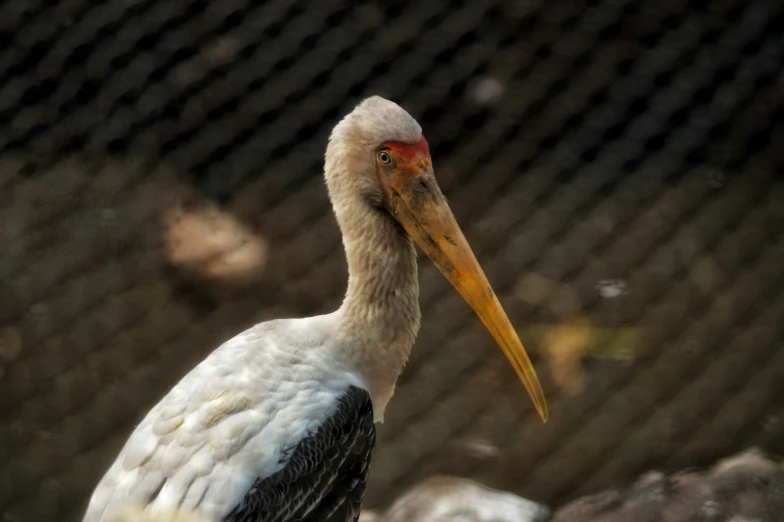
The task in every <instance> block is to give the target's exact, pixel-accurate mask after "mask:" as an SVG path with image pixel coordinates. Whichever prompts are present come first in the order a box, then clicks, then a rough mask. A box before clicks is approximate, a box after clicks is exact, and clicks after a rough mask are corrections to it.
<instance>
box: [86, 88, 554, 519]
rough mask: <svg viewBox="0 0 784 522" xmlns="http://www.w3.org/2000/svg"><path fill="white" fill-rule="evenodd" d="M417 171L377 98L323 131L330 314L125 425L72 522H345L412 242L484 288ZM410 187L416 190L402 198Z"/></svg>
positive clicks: (396, 121)
mask: <svg viewBox="0 0 784 522" xmlns="http://www.w3.org/2000/svg"><path fill="white" fill-rule="evenodd" d="M379 147H381V148H380V149H379ZM388 158H391V159H394V160H395V162H396V163H395V164H394V168H393V167H392V166H390V165H391V164H387V163H386V159H388ZM429 162H430V158H429V153H428V151H427V143H426V142H425V141H424V138H423V137H422V136H421V128H420V127H419V125H418V124H417V122H416V121H415V120H414V119H413V118H412V117H411V116H410V115H408V113H407V112H405V111H404V110H403V109H401V108H400V107H399V106H397V105H396V104H394V103H392V102H389V101H387V100H384V99H382V98H379V97H372V98H369V99H367V100H365V102H363V103H362V104H360V105H359V106H358V107H357V109H355V110H354V112H352V113H351V114H349V115H348V116H347V117H346V118H345V119H344V120H342V121H341V122H340V123H339V124H338V125H337V126H336V127H335V130H334V131H333V133H332V136H331V138H330V142H329V145H328V148H327V154H326V167H325V176H326V181H327V187H328V189H329V194H330V198H331V200H332V203H333V208H334V210H335V215H336V218H337V221H338V224H339V226H340V228H341V231H342V233H343V243H344V246H345V250H346V256H347V260H348V267H349V282H348V288H347V291H346V298H345V300H344V302H343V304H342V306H341V307H340V308H339V309H338V310H337V311H335V312H333V313H331V314H327V315H322V316H317V317H309V318H302V319H284V320H275V321H270V322H266V323H261V324H258V325H256V326H254V327H252V328H250V329H249V330H247V331H245V332H243V333H241V334H239V335H238V336H236V337H235V338H233V339H231V340H229V341H227V342H226V343H224V344H223V345H222V346H220V347H219V348H217V349H216V350H215V351H214V352H213V353H212V354H210V355H209V356H208V357H207V358H206V359H205V360H204V361H203V362H202V363H201V364H199V365H198V366H197V367H196V368H195V369H193V370H192V371H191V372H190V373H189V374H188V375H186V376H185V377H184V378H183V379H182V380H181V381H180V382H179V383H178V384H177V385H175V387H174V388H173V389H172V390H171V391H170V392H169V393H168V394H167V395H166V396H165V397H164V398H163V399H162V400H161V401H160V402H159V403H158V404H157V405H156V406H155V407H154V408H153V409H152V410H151V411H150V412H149V414H148V415H147V416H146V417H145V418H144V420H143V421H142V422H141V423H140V424H139V425H138V426H137V428H136V429H135V431H134V432H133V434H132V435H131V437H130V438H129V440H128V442H127V443H126V445H125V447H124V448H123V449H122V451H121V453H120V455H119V457H118V458H117V460H116V461H115V462H114V464H113V465H112V466H111V467H110V468H109V470H108V471H107V473H106V474H105V476H104V477H103V479H102V480H101V482H100V483H99V484H98V486H97V488H96V490H95V492H94V493H93V496H92V499H91V501H90V504H89V506H88V509H87V513H86V515H85V517H84V522H105V521H110V520H111V519H112V517H114V516H116V514H117V513H120V512H122V511H123V510H125V509H127V508H128V507H129V506H139V507H141V508H143V509H144V510H146V511H148V512H153V513H154V512H156V511H157V512H170V511H172V510H179V511H183V512H193V513H196V514H198V515H199V516H200V517H203V518H204V519H206V520H208V521H213V522H217V521H228V522H271V521H273V520H274V521H280V522H289V521H312V522H320V521H328V520H329V521H340V522H344V521H351V520H356V518H357V517H358V516H359V510H360V504H361V501H362V496H363V494H364V489H365V481H366V478H367V471H368V464H369V459H370V452H371V449H372V447H373V444H374V442H375V429H374V425H373V423H374V421H380V420H382V419H383V415H384V410H385V408H386V405H387V403H388V401H389V399H390V398H391V396H392V394H393V392H394V386H395V382H396V380H397V378H398V376H399V375H400V373H401V372H402V370H403V366H404V365H405V362H406V360H407V359H408V355H409V353H410V350H411V347H412V346H413V343H414V340H415V338H416V334H417V331H418V329H419V323H420V311H419V305H418V297H419V289H418V284H417V266H416V252H415V250H414V246H413V243H412V241H411V239H410V238H409V236H411V235H412V232H411V230H409V229H410V228H411V227H414V228H416V227H420V228H422V229H423V230H426V231H427V230H430V229H431V228H434V227H436V228H437V227H439V226H445V227H447V228H444V229H443V231H442V232H440V234H443V236H444V237H446V238H447V239H446V240H447V241H448V245H451V246H448V248H450V249H452V248H453V247H454V250H455V253H452V252H448V253H441V254H439V252H440V250H438V248H437V247H434V246H433V245H436V243H437V242H438V241H432V240H431V241H430V242H428V244H426V245H425V246H423V248H425V249H426V251H428V250H427V249H428V248H429V249H430V250H433V252H430V251H428V254H429V255H430V256H431V258H434V256H438V255H442V256H445V258H446V259H447V260H446V261H444V260H439V259H436V258H434V261H435V262H436V263H437V264H439V266H440V267H441V268H442V271H444V270H445V267H444V264H445V263H447V264H448V265H449V266H447V267H446V268H447V269H449V270H451V272H450V273H449V274H447V277H450V278H457V277H458V276H460V277H464V276H466V275H468V276H471V277H474V276H475V277H479V283H480V285H481V284H482V280H483V277H484V276H483V274H481V269H479V268H478V265H476V262H475V260H473V256H472V255H470V256H468V257H469V258H468V259H467V260H466V259H463V258H462V257H460V256H465V255H468V254H470V249H468V254H466V253H465V249H467V248H468V247H467V244H466V246H465V247H463V246H462V243H463V242H464V241H465V239H464V238H463V237H462V234H461V233H460V231H459V228H456V227H457V226H456V224H454V225H452V222H450V221H449V219H450V218H451V213H449V211H448V207H446V201H445V200H444V199H443V196H442V195H441V194H440V190H438V187H437V185H436V184H435V180H434V178H432V170H431V169H430V164H429ZM398 164H399V165H398ZM412 176H413V177H412ZM401 180H402V181H401ZM409 181H411V182H412V183H413V181H416V184H415V185H416V187H415V189H413V190H412V189H408V188H405V187H402V186H401V183H403V182H409ZM406 197H411V198H414V199H415V200H422V201H413V202H412V201H411V200H406V199H405V198H406ZM423 198H425V199H423ZM398 199H400V201H402V203H401V204H402V205H403V206H402V207H401V206H395V205H397V203H395V201H397V200H398ZM420 205H424V206H425V207H428V206H429V207H433V209H432V210H431V212H432V214H428V213H420V211H419V210H418V208H414V207H415V206H416V207H418V206H420ZM429 207H428V208H429ZM412 208H413V210H412ZM443 208H446V211H444V210H443ZM401 211H405V212H409V211H410V212H411V214H412V215H414V217H417V216H419V217H418V218H417V219H413V218H410V217H406V216H408V214H406V216H399V215H398V214H399V213H400V212H401ZM439 212H440V214H439ZM444 212H446V214H444ZM442 214H443V215H442ZM412 219H413V221H412ZM420 221H425V222H426V223H425V224H422V223H420ZM429 221H433V222H434V223H435V224H433V225H431V224H428V223H427V222H429ZM442 221H443V223H442ZM412 223H413V224H412ZM401 225H402V228H401ZM449 227H452V228H449ZM404 229H405V231H404ZM417 230H418V229H417ZM437 230H438V231H441V229H440V228H437ZM407 234H408V235H407ZM440 234H439V240H440ZM414 239H415V240H417V242H418V243H420V244H422V243H421V240H422V238H421V237H417V236H415V237H414ZM458 242H460V243H458ZM431 243H432V244H431ZM450 256H451V257H450ZM472 260H473V261H472ZM460 263H466V267H463V266H456V265H458V264H460ZM471 263H473V264H471ZM474 265H476V266H474ZM477 271H478V274H479V275H476V273H477ZM445 273H447V272H445ZM450 274H451V275H450ZM450 280H452V279H450ZM466 281H468V283H471V282H472V281H473V279H466V280H462V279H461V280H460V281H458V282H455V280H452V282H453V284H455V286H456V287H458V290H460V291H461V293H462V294H463V295H464V297H466V292H468V293H469V294H470V293H471V292H474V290H473V287H471V286H470V285H469V284H468V283H467V282H466ZM458 283H459V284H460V285H462V287H461V286H459V284H458ZM485 285H486V281H485ZM466 288H467V289H466ZM488 292H489V293H488ZM481 293H482V295H480V296H473V295H469V296H468V297H466V299H467V300H468V301H469V303H471V304H472V306H474V308H475V309H477V310H479V308H478V307H480V308H481V306H485V302H486V301H487V302H489V301H492V300H495V296H494V294H492V290H491V289H490V288H489V286H487V285H486V289H485V287H482V291H481ZM480 305H481V306H480ZM487 306H489V307H490V310H489V311H486V310H484V309H482V310H484V313H485V315H484V316H483V315H482V314H481V313H480V317H482V320H483V321H485V323H486V324H491V325H493V326H494V328H495V329H496V330H493V329H492V328H491V332H492V333H493V335H494V336H496V338H497V339H503V340H504V342H507V343H509V342H511V343H512V344H513V341H509V340H508V339H507V338H506V337H505V336H508V335H509V334H508V333H505V332H504V331H502V330H503V329H504V328H505V327H506V325H507V324H508V320H506V317H505V315H504V316H503V318H502V319H503V320H506V323H503V321H502V320H501V319H498V317H496V316H497V315H498V314H499V312H498V310H500V305H497V300H495V301H494V302H493V303H490V305H487ZM493 306H497V309H496V308H493ZM478 313H479V312H478ZM500 313H501V314H502V313H503V311H502V310H501V312H500ZM509 328H511V326H509ZM498 332H501V333H498ZM499 336H500V337H499ZM514 340H516V335H515V336H514ZM516 342H517V344H518V345H519V340H517V341H516ZM504 349H505V350H507V348H506V347H505V348H504ZM510 350H512V352H514V350H515V347H514V346H512V348H510ZM519 350H520V351H522V346H521V345H519ZM509 353H510V352H509V351H507V354H509ZM524 355H525V354H524V352H523V355H522V356H521V357H524ZM517 356H518V355H516V354H515V357H517ZM510 358H512V355H510ZM526 364H528V365H529V366H530V363H528V362H527V358H525V359H523V361H522V363H520V362H519V361H518V366H519V367H521V368H522V370H518V373H520V372H528V371H529V370H530V368H529V367H526ZM518 366H516V369H518ZM531 372H532V370H531ZM525 375H526V377H529V374H528V373H525ZM521 376H522V374H521ZM529 378H530V377H529ZM533 378H534V380H535V375H534V377H533ZM524 382H526V385H527V386H532V385H531V384H530V382H527V381H524ZM535 388H536V389H538V381H537V382H535ZM529 390H530V388H529ZM538 393H541V390H538ZM538 400H539V398H538V397H537V401H538ZM541 401H542V403H541V404H543V399H541ZM541 404H540V403H539V402H537V407H540V411H542V410H541V407H542V406H541ZM543 415H544V414H543Z"/></svg>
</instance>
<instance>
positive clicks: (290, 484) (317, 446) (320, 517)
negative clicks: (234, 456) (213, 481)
mask: <svg viewBox="0 0 784 522" xmlns="http://www.w3.org/2000/svg"><path fill="white" fill-rule="evenodd" d="M375 442H376V428H375V426H374V424H373V403H372V402H371V400H370V394H369V393H368V392H367V390H364V389H362V388H357V387H355V386H351V387H350V388H348V390H347V391H346V393H345V394H343V395H342V396H341V397H340V399H339V404H338V408H337V410H336V411H335V413H334V414H333V415H332V416H331V417H329V418H328V419H327V420H326V421H325V422H324V423H323V424H322V425H321V426H319V427H318V429H316V430H315V431H314V432H313V433H310V434H308V435H307V436H306V437H305V438H304V439H302V440H301V441H300V442H299V443H298V444H296V445H295V446H292V447H290V448H286V449H285V450H284V452H283V459H282V460H283V461H284V462H286V465H285V466H284V467H283V469H281V470H280V471H278V472H277V473H275V474H274V475H271V476H269V477H266V478H263V479H258V480H256V481H255V482H254V483H253V485H252V486H251V488H250V490H249V491H248V493H247V494H246V495H245V497H243V499H242V500H241V501H240V503H239V504H238V505H237V507H235V508H234V509H233V510H232V512H231V513H229V514H228V515H227V516H226V518H224V521H225V522H356V521H357V519H359V511H360V508H361V506H362V498H363V497H364V495H365V487H366V485H367V476H368V469H369V465H370V453H371V450H372V449H373V446H374V444H375Z"/></svg>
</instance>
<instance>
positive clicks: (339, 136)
mask: <svg viewBox="0 0 784 522" xmlns="http://www.w3.org/2000/svg"><path fill="white" fill-rule="evenodd" d="M326 171H327V185H328V188H329V191H330V194H331V195H332V199H333V204H334V205H336V210H338V207H339V206H340V205H341V204H344V203H345V201H346V200H350V201H354V202H361V203H360V204H364V205H369V206H371V207H374V208H376V209H378V210H380V211H381V212H382V213H383V214H384V215H387V216H388V217H387V218H386V219H389V218H391V219H392V220H394V221H396V222H397V223H398V224H399V225H400V226H401V227H402V228H403V230H404V231H405V233H406V234H407V235H408V236H409V237H410V238H411V239H413V240H414V241H415V242H416V243H417V244H418V245H419V246H420V248H421V249H422V250H423V251H424V252H425V254H427V256H428V257H429V258H430V259H431V260H432V261H433V263H435V265H436V266H437V267H438V269H439V270H440V271H441V273H442V274H444V276H445V277H446V278H447V279H448V280H449V282H450V283H452V285H453V286H454V287H455V289H457V291H458V292H459V293H460V295H462V296H463V298H464V299H465V300H466V301H467V302H468V304H469V305H470V306H471V308H473V310H474V311H475V312H476V314H477V315H478V316H479V318H480V319H481V320H482V322H483V323H484V325H485V326H486V327H487V329H488V330H489V331H490V333H491V334H492V335H493V337H494V338H495V340H496V341H497V342H498V344H499V346H500V347H501V349H502V350H503V351H504V353H505V354H506V356H507V357H508V358H509V361H510V362H511V363H512V366H513V367H514V369H515V371H516V372H517V375H518V376H519V377H520V380H521V381H522V382H523V384H524V385H525V387H526V389H527V390H528V393H529V395H530V396H531V398H532V400H533V402H534V405H535V406H536V409H537V411H538V412H539V415H540V416H541V417H542V420H544V421H546V420H547V403H546V401H545V398H544V393H543V391H542V388H541V385H540V384H539V379H538V378H537V376H536V371H535V370H534V368H533V365H532V364H531V361H530V359H529V358H528V354H527V353H526V351H525V348H523V345H522V343H521V342H520V339H519V338H518V336H517V333H516V331H515V329H514V327H512V324H511V323H510V322H509V319H508V318H507V315H506V312H504V309H503V308H502V307H501V304H500V302H499V301H498V298H497V297H496V295H495V292H494V291H493V289H492V287H491V286H490V283H489V282H488V281H487V278H486V277H485V274H484V272H483V271H482V268H481V267H480V266H479V263H478V262H477V260H476V257H475V256H474V254H473V252H472V251H471V247H470V246H469V244H468V242H467V241H466V238H465V236H464V235H463V232H462V231H461V230H460V227H459V226H458V224H457V221H456V220H455V218H454V216H453V215H452V211H451V210H450V208H449V205H448V203H447V200H446V198H445V197H444V195H443V194H442V192H441V189H440V187H439V186H438V183H437V181H436V178H435V175H434V171H433V161H432V159H431V157H430V150H429V147H428V143H427V140H426V139H425V137H424V136H423V135H422V129H421V127H420V125H419V124H418V123H417V121H416V120H415V119H414V118H413V117H412V116H411V115H410V114H408V112H406V111H405V110H404V109H403V108H401V107H400V106H399V105H397V104H395V103H393V102H391V101H389V100H386V99H384V98H381V97H379V96H372V97H370V98H367V99H366V100H364V101H363V102H362V103H360V104H359V105H358V106H357V107H356V108H355V109H354V110H353V111H352V112H351V113H350V114H349V115H348V116H346V117H345V118H344V119H343V120H342V121H341V122H340V123H339V124H338V125H337V126H336V127H335V130H334V131H333V132H332V136H331V137H330V143H329V146H328V148H327V169H326ZM336 196H337V197H336Z"/></svg>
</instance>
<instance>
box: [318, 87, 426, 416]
mask: <svg viewBox="0 0 784 522" xmlns="http://www.w3.org/2000/svg"><path fill="white" fill-rule="evenodd" d="M421 134H422V131H421V128H420V126H419V124H418V123H417V122H416V120H414V118H412V117H411V116H410V115H409V114H408V113H407V112H406V111H405V110H403V109H402V108H401V107H399V106H398V105H397V104H395V103H392V102H390V101H388V100H385V99H383V98H380V97H377V96H374V97H371V98H368V99H367V100H365V101H364V102H362V103H361V104H360V105H358V106H357V108H356V109H354V111H353V112H351V113H350V114H349V115H348V116H346V117H345V118H344V119H343V120H342V121H341V122H340V123H339V124H338V125H337V126H336V127H335V129H334V130H333V132H332V135H331V136H330V140H329V145H328V146H327V153H326V162H325V178H326V182H327V188H328V190H329V195H330V199H331V200H332V205H333V208H334V211H335V216H336V218H337V222H338V225H339V226H340V230H341V232H342V234H343V245H344V248H345V251H346V258H347V261H348V271H349V280H348V287H347V290H346V298H345V300H344V301H343V305H342V306H341V307H340V309H339V310H338V311H337V312H336V316H337V318H338V333H337V335H338V337H339V341H340V343H341V345H342V346H343V347H344V348H345V349H346V350H347V352H348V355H349V357H350V358H351V360H352V361H353V362H354V364H356V366H357V369H358V370H359V371H360V373H361V374H362V377H363V379H364V380H365V382H366V383H367V385H368V388H369V390H370V392H371V396H372V398H373V406H374V410H375V412H376V418H377V420H381V419H382V418H383V412H384V409H385V407H386V404H387V402H388V401H389V399H390V398H391V396H392V393H393V392H394V387H395V382H396V381H397V378H398V376H399V375H400V373H401V372H402V370H403V367H404V366H405V363H406V361H407V360H408V356H409V353H410V352H411V347H412V346H413V344H414V340H415V338H416V335H417V332H418V330H419V324H420V317H421V315H420V311H419V284H418V281H417V265H416V251H415V249H414V245H413V243H412V242H411V240H410V239H409V238H408V236H407V235H406V234H405V232H403V230H402V229H401V228H400V227H399V226H398V225H397V223H396V222H395V221H394V220H393V219H392V217H391V216H390V215H389V214H388V213H387V212H386V211H385V210H383V209H382V208H379V207H377V206H375V205H374V204H373V202H374V201H380V199H379V198H380V187H379V182H378V179H377V177H376V172H375V165H374V161H375V159H374V158H375V151H376V148H377V147H378V146H379V145H380V144H382V143H384V142H386V141H398V142H403V143H412V144H414V143H417V142H418V141H419V139H420V137H421Z"/></svg>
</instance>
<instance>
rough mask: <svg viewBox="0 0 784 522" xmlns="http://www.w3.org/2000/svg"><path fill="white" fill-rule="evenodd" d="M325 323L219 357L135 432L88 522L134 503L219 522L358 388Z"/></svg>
mask: <svg viewBox="0 0 784 522" xmlns="http://www.w3.org/2000/svg"><path fill="white" fill-rule="evenodd" d="M327 318H328V316H320V317H312V318H307V319H293V320H281V321H271V322H269V323H262V324H260V325H257V326H256V327H254V328H251V329H250V330H247V331H246V332H243V333H242V334H240V335H239V336H237V337H235V338H234V339H232V340H230V341H228V342H226V343H225V344H224V345H222V346H221V347H219V348H218V349H217V350H215V352H213V353H212V354H211V355H210V356H209V357H208V358H207V359H205V360H204V361H203V362H202V363H201V364H200V365H199V366H197V367H196V368H195V369H194V370H193V371H192V372H191V373H189V374H188V375H187V376H186V377H185V378H183V380H182V381H180V383H178V385H177V386H175V387H174V389H172V390H171V391H170V392H169V394H168V395H166V397H164V399H163V400H162V401H161V402H160V403H158V405H157V406H155V407H154V408H153V409H152V411H150V413H149V414H148V415H147V417H146V418H145V419H144V420H143V421H142V422H141V423H140V424H139V426H138V427H137V428H136V430H135V431H134V432H133V434H132V435H131V437H130V438H129V440H128V442H127V443H126V445H125V447H124V448H123V450H122V451H121V452H120V455H119V457H118V458H117V460H116V461H115V463H114V464H113V465H112V467H111V468H110V469H109V471H108V472H107V473H106V475H105V476H104V477H103V479H102V480H101V482H100V483H99V484H98V487H97V488H96V490H95V492H94V494H93V497H92V499H91V502H90V505H89V507H88V510H87V514H86V515H85V518H84V520H85V522H96V521H103V520H108V518H109V516H112V515H113V514H114V513H115V512H116V510H117V509H121V508H125V507H126V506H128V505H135V504H138V505H143V506H149V507H150V508H151V509H153V510H172V509H186V510H197V511H198V512H199V513H201V514H202V515H203V516H205V517H207V518H208V519H209V520H221V519H222V518H223V517H225V516H226V515H228V513H229V512H231V511H232V509H234V508H235V506H237V505H238V504H239V503H240V501H241V500H242V499H243V497H244V496H245V495H246V494H247V492H248V491H249V490H250V489H251V487H252V485H253V484H254V482H255V481H257V480H258V479H264V478H267V477H270V476H272V475H273V474H275V473H277V472H279V471H280V470H281V469H283V467H284V465H285V463H286V462H287V456H288V455H287V454H286V453H285V451H287V450H286V448H288V449H289V450H288V451H290V450H291V448H294V447H296V445H297V444H298V443H299V442H300V441H301V440H302V439H304V438H305V437H307V436H308V435H309V434H312V433H314V432H315V431H316V430H317V428H318V427H319V426H321V425H323V423H324V422H325V421H326V420H327V419H328V418H330V417H331V416H332V415H333V414H334V413H335V412H336V411H337V409H338V407H339V404H340V400H339V399H340V397H341V396H342V395H343V394H344V393H345V391H346V390H347V389H348V388H349V387H352V386H353V387H356V388H364V384H363V383H362V382H361V380H360V379H359V378H358V377H357V376H356V373H355V372H354V370H353V367H352V364H351V362H350V360H348V359H347V358H345V357H344V356H342V354H341V352H340V350H339V349H336V348H334V347H335V343H334V342H331V337H330V336H331V334H332V332H331V328H330V325H332V324H334V323H333V321H329V320H328V319H327ZM371 411H372V409H371ZM344 415H345V414H344ZM314 458H315V456H314Z"/></svg>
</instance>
